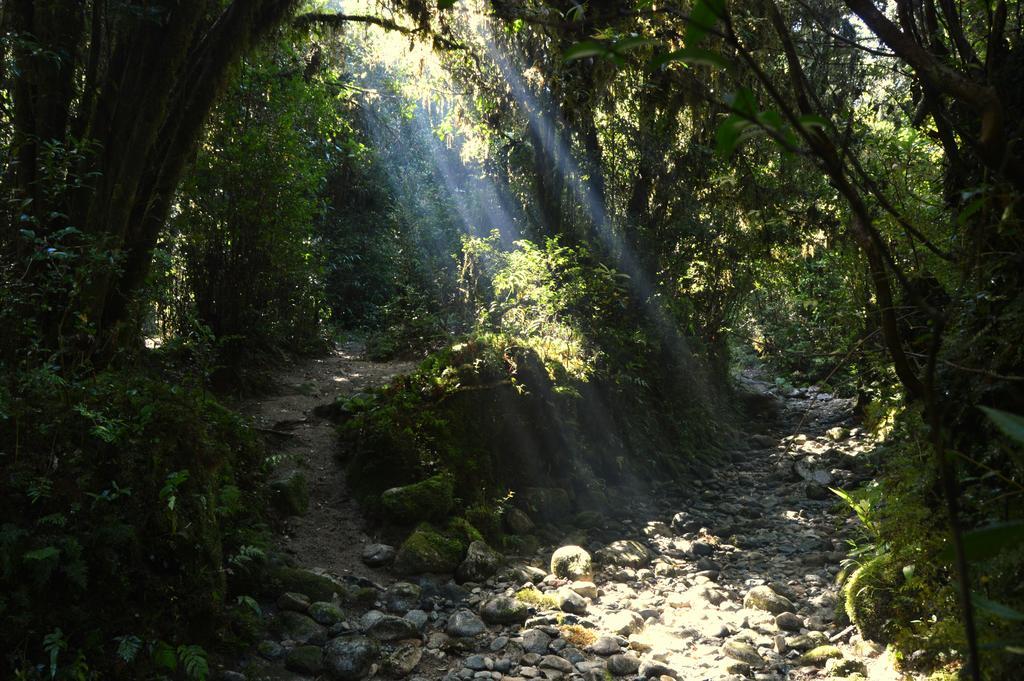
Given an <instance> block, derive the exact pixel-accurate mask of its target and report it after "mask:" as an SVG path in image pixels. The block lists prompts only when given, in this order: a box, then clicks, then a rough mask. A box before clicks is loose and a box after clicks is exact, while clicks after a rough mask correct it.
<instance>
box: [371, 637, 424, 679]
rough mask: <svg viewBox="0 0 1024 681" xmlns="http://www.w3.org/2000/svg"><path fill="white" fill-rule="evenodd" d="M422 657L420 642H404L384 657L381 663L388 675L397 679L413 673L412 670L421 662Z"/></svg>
mask: <svg viewBox="0 0 1024 681" xmlns="http://www.w3.org/2000/svg"><path fill="white" fill-rule="evenodd" d="M422 657H423V649H422V648H421V647H420V645H419V643H403V644H402V645H400V646H398V647H397V648H395V650H394V651H393V652H392V653H391V654H390V655H388V656H387V657H386V658H384V661H383V662H382V663H381V671H383V672H384V674H385V675H386V676H390V677H392V678H395V679H401V678H404V677H406V676H408V675H409V674H411V673H412V670H413V669H415V668H416V665H418V664H419V663H420V659H421V658H422Z"/></svg>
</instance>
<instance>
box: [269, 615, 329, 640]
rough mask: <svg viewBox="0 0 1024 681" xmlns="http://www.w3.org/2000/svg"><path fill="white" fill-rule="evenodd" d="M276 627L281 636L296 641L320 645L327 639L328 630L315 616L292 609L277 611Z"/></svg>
mask: <svg viewBox="0 0 1024 681" xmlns="http://www.w3.org/2000/svg"><path fill="white" fill-rule="evenodd" d="M276 628H277V631H278V633H279V634H280V635H281V638H287V639H291V640H292V641H295V642H296V643H301V644H306V643H310V644H314V645H318V644H323V642H324V641H326V640H327V631H326V630H325V629H324V628H323V627H322V626H320V625H319V624H317V623H316V621H315V620H314V619H313V618H311V617H308V616H306V615H303V614H301V613H298V612H293V611H291V610H283V611H281V612H279V613H277V621H276Z"/></svg>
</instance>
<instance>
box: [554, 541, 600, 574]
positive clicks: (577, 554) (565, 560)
mask: <svg viewBox="0 0 1024 681" xmlns="http://www.w3.org/2000/svg"><path fill="white" fill-rule="evenodd" d="M551 574H553V575H555V576H556V577H561V578H562V579H572V580H590V579H592V578H593V576H594V565H593V561H592V560H591V559H590V554H589V553H587V551H586V550H585V549H583V548H582V547H580V546H562V547H560V548H558V550H556V551H555V552H554V553H553V554H552V555H551Z"/></svg>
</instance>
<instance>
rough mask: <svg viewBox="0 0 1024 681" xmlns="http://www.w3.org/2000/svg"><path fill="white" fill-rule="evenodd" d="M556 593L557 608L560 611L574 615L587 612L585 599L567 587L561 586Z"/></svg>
mask: <svg viewBox="0 0 1024 681" xmlns="http://www.w3.org/2000/svg"><path fill="white" fill-rule="evenodd" d="M556 595H557V597H558V609H559V610H561V611H562V612H571V613H572V614H574V615H586V614H587V602H586V600H584V599H583V597H582V596H580V595H579V594H578V593H576V592H575V591H573V590H572V589H570V588H569V587H562V588H561V589H559V590H558V592H557V594H556Z"/></svg>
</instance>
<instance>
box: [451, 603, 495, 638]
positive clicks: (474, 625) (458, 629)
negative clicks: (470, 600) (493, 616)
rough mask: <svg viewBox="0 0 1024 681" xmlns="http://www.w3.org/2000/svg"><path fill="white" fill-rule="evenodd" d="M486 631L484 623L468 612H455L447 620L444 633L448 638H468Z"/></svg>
mask: <svg viewBox="0 0 1024 681" xmlns="http://www.w3.org/2000/svg"><path fill="white" fill-rule="evenodd" d="M486 630H487V625H485V624H484V621H483V620H482V619H480V618H479V617H477V616H476V615H475V614H474V613H472V612H470V611H469V610H457V611H455V612H454V613H453V614H452V616H451V617H449V618H448V626H446V627H445V632H447V634H448V635H449V636H455V637H458V638H468V637H471V636H476V635H477V634H482V633H483V632H485V631H486Z"/></svg>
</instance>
